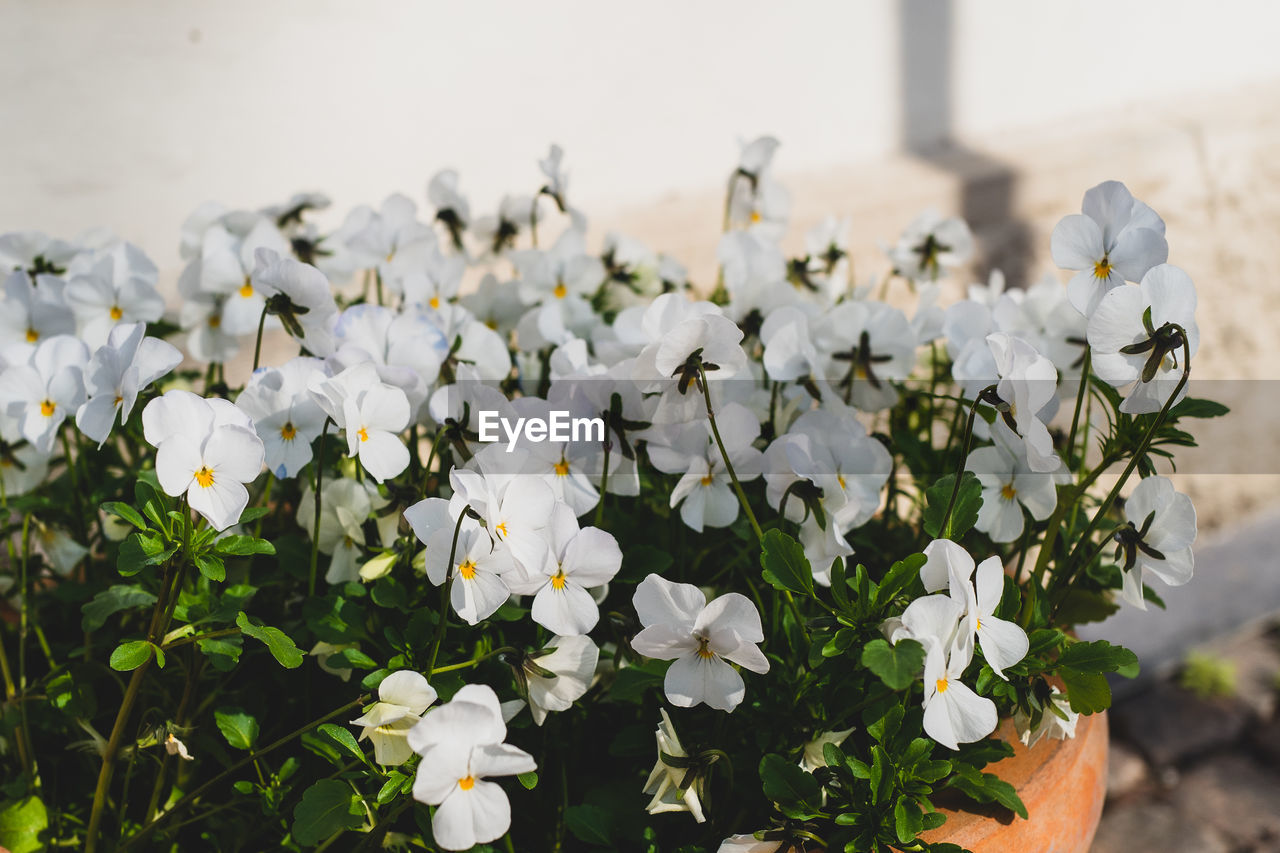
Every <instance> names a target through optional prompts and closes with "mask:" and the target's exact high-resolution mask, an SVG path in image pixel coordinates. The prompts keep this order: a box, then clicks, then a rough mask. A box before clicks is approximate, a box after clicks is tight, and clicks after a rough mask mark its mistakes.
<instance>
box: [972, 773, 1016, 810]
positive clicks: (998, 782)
mask: <svg viewBox="0 0 1280 853" xmlns="http://www.w3.org/2000/svg"><path fill="white" fill-rule="evenodd" d="M982 781H983V788H984V789H985V790H986V792H987V794H988V795H989V796H990V797H991V799H993V800H995V801H996V802H997V803H999V804H1000V805H1002V806H1004V807H1005V808H1006V809H1008V810H1009V811H1011V812H1013V813H1014V814H1016V815H1017V816H1018V817H1020V818H1022V819H1023V820H1026V819H1027V807H1026V806H1025V805H1023V804H1022V798H1021V797H1019V796H1018V791H1017V789H1015V788H1014V787H1013V786H1012V785H1010V784H1009V783H1008V782H1006V781H1004V780H1003V779H1001V778H1000V777H999V776H996V775H995V774H994V773H983V774H982Z"/></svg>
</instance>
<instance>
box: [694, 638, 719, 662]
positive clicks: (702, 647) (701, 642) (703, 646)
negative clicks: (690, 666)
mask: <svg viewBox="0 0 1280 853" xmlns="http://www.w3.org/2000/svg"><path fill="white" fill-rule="evenodd" d="M710 642H711V641H710V640H708V639H707V638H706V637H699V638H698V657H700V658H702V659H703V660H711V659H712V658H713V657H715V656H716V653H715V652H713V651H711V649H709V648H707V644H708V643H710Z"/></svg>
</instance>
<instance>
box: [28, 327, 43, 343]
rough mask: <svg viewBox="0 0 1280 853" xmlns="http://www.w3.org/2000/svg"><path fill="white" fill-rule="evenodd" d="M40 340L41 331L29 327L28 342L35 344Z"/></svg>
mask: <svg viewBox="0 0 1280 853" xmlns="http://www.w3.org/2000/svg"><path fill="white" fill-rule="evenodd" d="M38 340H40V333H39V332H37V331H36V330H35V329H32V328H30V327H27V343H29V344H34V343H35V342H36V341H38Z"/></svg>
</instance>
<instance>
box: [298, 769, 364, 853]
mask: <svg viewBox="0 0 1280 853" xmlns="http://www.w3.org/2000/svg"><path fill="white" fill-rule="evenodd" d="M351 797H352V790H351V788H350V787H349V786H348V785H347V783H346V782H343V781H341V780H339V779H322V780H320V781H319V782H317V783H315V784H314V785H312V786H311V787H310V788H308V789H307V790H306V791H304V792H303V794H302V799H301V800H300V801H299V802H298V805H297V806H295V807H294V809H293V825H292V831H293V840H294V841H297V842H298V843H299V844H303V845H306V846H308V847H314V846H315V845H317V844H319V843H320V842H322V841H324V840H325V839H327V838H328V837H329V836H331V835H333V834H334V833H335V832H337V831H339V830H342V829H355V828H356V827H358V826H360V824H362V823H364V818H362V817H361V816H360V815H355V814H352V813H351Z"/></svg>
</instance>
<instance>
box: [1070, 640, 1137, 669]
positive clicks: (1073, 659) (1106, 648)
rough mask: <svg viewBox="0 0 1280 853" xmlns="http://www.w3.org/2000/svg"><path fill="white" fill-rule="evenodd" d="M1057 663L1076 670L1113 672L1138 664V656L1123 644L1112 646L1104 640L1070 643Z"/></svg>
mask: <svg viewBox="0 0 1280 853" xmlns="http://www.w3.org/2000/svg"><path fill="white" fill-rule="evenodd" d="M1058 665H1059V666H1065V667H1069V668H1071V669H1073V670H1075V671H1076V672H1084V673H1090V672H1115V671H1117V670H1119V669H1121V668H1128V667H1135V666H1137V665H1138V656H1137V655H1135V654H1134V653H1133V652H1131V651H1129V650H1128V649H1126V648H1125V647H1124V646H1113V645H1111V644H1110V643H1108V642H1107V641H1106V640H1095V641H1094V642H1092V643H1072V644H1071V645H1069V646H1067V648H1066V650H1065V651H1063V653H1062V655H1061V657H1059V658H1058Z"/></svg>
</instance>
